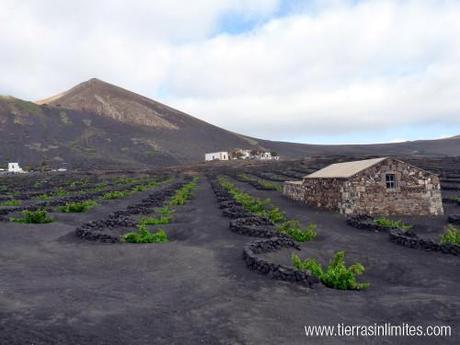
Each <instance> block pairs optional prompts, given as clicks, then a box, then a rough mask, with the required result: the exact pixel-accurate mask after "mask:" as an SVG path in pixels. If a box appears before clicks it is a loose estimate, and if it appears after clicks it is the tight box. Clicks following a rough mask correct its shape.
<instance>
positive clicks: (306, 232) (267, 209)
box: [218, 176, 317, 242]
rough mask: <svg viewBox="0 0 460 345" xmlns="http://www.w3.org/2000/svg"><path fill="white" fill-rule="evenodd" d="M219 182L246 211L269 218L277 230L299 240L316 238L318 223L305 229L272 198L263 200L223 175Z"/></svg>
mask: <svg viewBox="0 0 460 345" xmlns="http://www.w3.org/2000/svg"><path fill="white" fill-rule="evenodd" d="M218 182H219V184H220V185H221V186H222V187H223V188H224V189H225V190H226V191H228V192H229V194H230V195H231V196H232V198H233V199H234V200H235V201H236V202H238V203H239V204H241V205H242V207H243V208H244V209H245V210H246V211H248V212H250V213H253V214H255V215H256V216H259V217H263V218H267V219H269V220H270V221H271V222H272V223H273V224H275V226H276V230H277V231H279V232H281V233H284V234H286V235H288V236H289V237H291V238H292V239H293V240H295V241H299V242H305V241H310V240H312V239H314V238H316V236H317V232H316V224H309V225H308V226H307V227H306V228H304V229H303V228H302V227H301V226H300V223H299V221H298V220H295V219H289V218H288V217H287V216H286V215H285V214H284V213H283V212H282V211H281V210H280V209H279V208H278V207H275V206H274V205H273V204H272V202H271V200H270V199H264V200H262V199H258V198H256V197H253V196H252V195H250V194H248V193H245V192H242V191H240V190H239V189H238V188H237V187H236V186H235V185H234V184H233V183H231V182H230V181H228V180H227V179H226V178H224V177H223V176H219V177H218Z"/></svg>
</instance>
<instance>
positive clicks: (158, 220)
mask: <svg viewBox="0 0 460 345" xmlns="http://www.w3.org/2000/svg"><path fill="white" fill-rule="evenodd" d="M158 212H159V214H160V215H159V216H158V217H145V218H141V220H140V221H139V224H144V225H160V224H169V223H171V221H172V214H173V210H172V209H170V208H169V207H167V206H166V207H162V208H160V209H158Z"/></svg>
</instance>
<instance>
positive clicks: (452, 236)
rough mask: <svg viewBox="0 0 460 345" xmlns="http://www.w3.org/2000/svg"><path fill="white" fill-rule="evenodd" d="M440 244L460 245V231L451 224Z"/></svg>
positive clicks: (442, 236)
mask: <svg viewBox="0 0 460 345" xmlns="http://www.w3.org/2000/svg"><path fill="white" fill-rule="evenodd" d="M439 243H441V244H457V245H460V229H459V228H457V227H455V226H453V225H451V224H449V225H448V226H447V228H446V231H445V232H444V233H443V234H442V235H441V238H440V241H439Z"/></svg>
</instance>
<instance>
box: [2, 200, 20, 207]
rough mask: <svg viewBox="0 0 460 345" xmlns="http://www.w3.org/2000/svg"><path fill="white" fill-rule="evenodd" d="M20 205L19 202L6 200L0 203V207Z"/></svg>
mask: <svg viewBox="0 0 460 345" xmlns="http://www.w3.org/2000/svg"><path fill="white" fill-rule="evenodd" d="M21 204H22V201H21V200H15V199H13V200H6V201H3V202H1V203H0V206H19V205H21Z"/></svg>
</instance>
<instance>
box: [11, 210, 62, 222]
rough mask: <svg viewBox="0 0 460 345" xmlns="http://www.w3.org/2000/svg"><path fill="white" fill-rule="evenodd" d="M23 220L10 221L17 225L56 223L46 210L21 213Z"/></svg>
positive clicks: (12, 219) (14, 219) (13, 219)
mask: <svg viewBox="0 0 460 345" xmlns="http://www.w3.org/2000/svg"><path fill="white" fill-rule="evenodd" d="M21 215H22V217H21V218H14V217H12V218H10V221H12V222H16V223H28V224H47V223H51V222H53V221H54V219H53V218H51V217H49V216H48V213H47V212H46V211H45V210H37V211H29V210H24V211H22V212H21Z"/></svg>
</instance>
